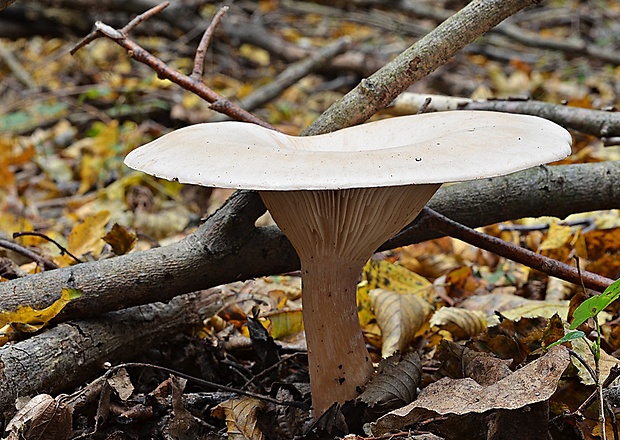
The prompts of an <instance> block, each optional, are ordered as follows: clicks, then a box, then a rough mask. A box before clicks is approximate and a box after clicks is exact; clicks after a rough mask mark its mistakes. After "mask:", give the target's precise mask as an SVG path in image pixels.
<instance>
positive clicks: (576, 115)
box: [389, 93, 620, 139]
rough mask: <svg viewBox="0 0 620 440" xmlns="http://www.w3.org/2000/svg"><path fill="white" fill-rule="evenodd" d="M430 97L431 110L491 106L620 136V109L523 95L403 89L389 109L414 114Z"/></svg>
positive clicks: (585, 130) (597, 133)
mask: <svg viewBox="0 0 620 440" xmlns="http://www.w3.org/2000/svg"><path fill="white" fill-rule="evenodd" d="M429 97H430V98H431V103H430V104H429V106H428V109H427V110H428V111H447V110H490V111H497V112H505V113H520V114H524V115H534V116H540V117H541V118H545V119H549V120H550V121H553V122H555V123H557V124H560V125H562V126H563V127H565V128H568V129H571V130H576V131H580V132H582V133H585V134H590V135H593V136H596V137H599V138H602V139H606V138H611V137H616V136H620V112H610V111H609V112H608V111H603V110H592V109H587V108H579V107H569V106H566V105H558V104H550V103H548V102H542V101H533V100H523V99H488V100H484V101H473V100H471V99H468V98H459V97H454V96H441V95H426V94H423V93H402V94H401V95H400V96H398V97H397V98H396V99H395V100H394V101H393V102H392V104H391V105H390V107H389V110H390V111H392V112H394V113H397V114H415V113H417V112H418V110H419V108H420V107H421V106H422V105H423V104H424V101H425V100H426V98H429Z"/></svg>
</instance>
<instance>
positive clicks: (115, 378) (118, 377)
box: [108, 368, 134, 402]
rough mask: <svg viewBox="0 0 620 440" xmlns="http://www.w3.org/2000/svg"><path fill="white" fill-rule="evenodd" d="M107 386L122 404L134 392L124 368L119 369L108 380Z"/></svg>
mask: <svg viewBox="0 0 620 440" xmlns="http://www.w3.org/2000/svg"><path fill="white" fill-rule="evenodd" d="M108 385H110V386H111V387H112V389H114V391H116V394H118V397H119V398H120V399H121V400H122V401H123V402H124V401H126V400H127V399H129V397H131V394H132V393H133V390H134V387H133V384H132V383H131V378H130V377H129V374H127V370H125V369H124V368H121V369H119V370H118V371H116V373H114V374H113V375H112V377H110V378H108Z"/></svg>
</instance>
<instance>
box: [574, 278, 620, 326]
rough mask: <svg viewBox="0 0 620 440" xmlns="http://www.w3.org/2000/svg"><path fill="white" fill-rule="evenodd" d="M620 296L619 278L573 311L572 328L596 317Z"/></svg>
mask: <svg viewBox="0 0 620 440" xmlns="http://www.w3.org/2000/svg"><path fill="white" fill-rule="evenodd" d="M618 298H620V279H617V280H616V281H614V282H613V283H611V284H610V285H609V287H607V289H605V291H604V292H603V293H601V294H600V295H598V296H593V297H592V298H588V299H586V300H585V301H584V302H582V303H581V304H580V305H579V307H577V308H576V309H575V312H574V313H573V323H572V324H571V325H570V329H571V330H574V329H576V328H577V327H579V326H580V325H581V324H583V323H584V322H586V321H587V320H588V319H590V318H594V317H595V316H596V315H598V314H599V313H600V312H601V311H603V310H604V309H605V308H606V307H607V306H608V305H609V304H611V303H612V302H614V301H615V300H617V299H618Z"/></svg>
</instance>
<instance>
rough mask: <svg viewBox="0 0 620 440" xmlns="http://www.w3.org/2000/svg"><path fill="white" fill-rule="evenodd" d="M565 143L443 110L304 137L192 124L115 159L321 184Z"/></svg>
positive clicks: (482, 172) (548, 149)
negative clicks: (123, 157) (120, 158)
mask: <svg viewBox="0 0 620 440" xmlns="http://www.w3.org/2000/svg"><path fill="white" fill-rule="evenodd" d="M570 145H571V136H570V134H569V133H568V132H567V131H566V130H565V129H564V128H562V127H560V126H559V125H557V124H555V123H553V122H550V121H548V120H546V119H542V118H539V117H535V116H528V115H514V114H508V113H497V112H485V111H451V112H442V113H427V114H423V115H416V116H401V117H395V118H390V119H384V120H381V121H376V122H371V123H367V124H363V125H358V126H354V127H349V128H345V129H343V130H339V131H336V132H333V133H328V134H323V135H319V136H307V137H297V136H288V135H285V134H282V133H279V132H276V131H272V130H268V129H266V128H263V127H260V126H258V125H254V124H249V123H243V122H214V123H206V124H197V125H193V126H189V127H186V128H182V129H179V130H176V131H173V132H171V133H169V134H167V135H165V136H162V137H161V138H159V139H156V140H155V141H153V142H150V143H148V144H146V145H144V146H142V147H140V148H138V149H136V150H134V151H132V152H131V153H130V154H129V155H128V156H127V158H126V159H125V163H126V164H127V165H128V166H129V167H131V168H134V169H136V170H140V171H144V172H146V173H149V174H152V175H155V176H157V177H163V178H166V179H169V180H178V181H179V182H182V183H193V184H198V185H203V186H213V187H221V188H235V189H254V190H275V191H280V190H281V191H287V190H321V189H344V188H365V187H375V186H377V187H378V186H398V185H408V184H423V183H444V182H455V181H463V180H473V179H480V178H485V177H492V176H498V175H503V174H508V173H512V172H515V171H519V170H522V169H525V168H529V167H532V166H536V165H540V164H543V163H547V162H552V161H555V160H558V159H561V158H563V157H566V156H567V155H569V154H570V152H571V148H570Z"/></svg>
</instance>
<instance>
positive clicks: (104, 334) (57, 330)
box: [0, 294, 220, 418]
mask: <svg viewBox="0 0 620 440" xmlns="http://www.w3.org/2000/svg"><path fill="white" fill-rule="evenodd" d="M219 306H220V305H218V298H217V297H216V295H213V294H211V295H206V294H192V295H184V296H180V297H178V298H175V299H174V300H173V301H171V303H170V304H161V303H157V304H149V305H145V306H139V307H134V308H131V309H127V310H123V311H120V312H114V313H109V314H106V315H104V316H101V317H98V318H92V319H88V320H79V321H73V322H71V323H64V324H59V325H57V326H55V327H52V328H49V329H46V330H45V331H43V332H42V333H40V334H38V335H36V336H34V337H32V338H30V339H26V340H24V341H21V342H18V343H15V344H11V345H5V346H3V347H1V348H0V377H2V380H1V381H0V414H2V417H3V418H6V417H7V415H8V413H9V412H11V408H12V406H13V404H14V403H15V399H16V398H17V397H18V396H28V395H33V394H39V393H51V394H57V393H59V392H62V391H66V390H68V389H71V388H73V387H76V386H80V385H82V384H84V383H85V382H87V381H90V380H92V378H93V377H95V376H96V375H97V374H101V373H103V371H104V369H103V368H104V367H103V365H104V363H105V362H109V361H110V362H119V361H131V360H136V356H139V355H140V353H143V352H144V348H145V347H151V346H153V345H156V344H157V343H158V342H160V341H162V340H165V339H166V338H169V337H170V335H174V334H178V333H180V332H183V331H187V330H191V329H192V328H195V326H196V325H198V324H199V323H200V321H201V318H204V317H205V316H207V315H210V314H212V313H214V312H215V311H216V310H217V309H218V307H219ZM207 310H208V311H207ZM209 311H210V312H209Z"/></svg>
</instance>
